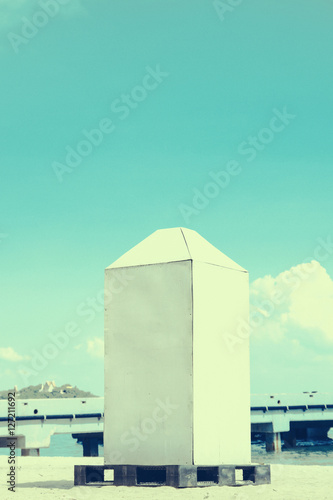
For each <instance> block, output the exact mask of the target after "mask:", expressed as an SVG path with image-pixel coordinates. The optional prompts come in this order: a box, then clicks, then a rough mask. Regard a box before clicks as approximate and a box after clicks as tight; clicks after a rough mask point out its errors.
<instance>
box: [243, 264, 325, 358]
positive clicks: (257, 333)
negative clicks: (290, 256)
mask: <svg viewBox="0 0 333 500" xmlns="http://www.w3.org/2000/svg"><path fill="white" fill-rule="evenodd" d="M274 297H279V300H276V301H275V303H274V300H273V298H274ZM250 303H251V316H253V317H254V315H255V314H256V313H257V314H258V313H259V314H261V315H262V321H261V322H260V324H259V326H258V327H254V328H253V332H252V335H251V337H252V339H253V341H254V342H260V341H263V340H270V341H273V342H274V343H280V342H283V341H289V342H292V343H293V345H294V346H297V345H299V346H303V347H306V348H311V349H312V350H314V351H316V352H318V353H319V354H321V355H324V356H326V355H332V354H333V281H332V279H331V277H330V276H329V275H328V273H327V271H326V269H325V268H324V267H323V266H322V265H321V264H320V263H319V262H317V261H314V260H313V261H312V262H310V263H306V264H299V265H297V266H295V267H292V268H291V269H290V270H288V271H284V272H282V273H280V274H279V275H278V276H276V277H272V276H270V275H267V276H264V277H263V278H259V279H257V280H255V281H254V282H253V283H252V284H251V286H250Z"/></svg>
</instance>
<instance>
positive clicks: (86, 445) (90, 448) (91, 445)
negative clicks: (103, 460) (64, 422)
mask: <svg viewBox="0 0 333 500" xmlns="http://www.w3.org/2000/svg"><path fill="white" fill-rule="evenodd" d="M82 446H83V456H84V457H98V440H97V439H96V438H89V437H88V436H87V437H85V438H83V439H82Z"/></svg>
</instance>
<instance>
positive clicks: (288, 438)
mask: <svg viewBox="0 0 333 500" xmlns="http://www.w3.org/2000/svg"><path fill="white" fill-rule="evenodd" d="M282 437H283V444H284V446H285V448H295V447H296V433H295V431H289V432H284V433H283V434H282Z"/></svg>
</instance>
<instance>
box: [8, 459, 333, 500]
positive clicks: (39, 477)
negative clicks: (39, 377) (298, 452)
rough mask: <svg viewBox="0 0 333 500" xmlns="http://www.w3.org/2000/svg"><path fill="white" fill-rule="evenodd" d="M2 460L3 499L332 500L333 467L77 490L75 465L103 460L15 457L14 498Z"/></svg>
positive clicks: (276, 467)
mask: <svg viewBox="0 0 333 500" xmlns="http://www.w3.org/2000/svg"><path fill="white" fill-rule="evenodd" d="M7 459H8V458H7V457H6V456H1V457H0V477H1V481H0V498H1V500H7V499H12V498H15V499H17V500H18V499H25V500H29V499H31V500H32V499H39V498H42V499H43V500H44V499H45V500H47V499H49V498H50V499H68V500H81V499H82V500H83V499H87V500H88V499H93V500H95V499H96V500H97V499H110V498H112V499H116V500H140V499H145V500H167V499H168V500H169V499H182V500H186V499H195V500H208V499H211V500H217V499H221V498H223V499H233V500H251V499H257V500H258V499H263V500H270V499H286V500H289V499H290V500H315V499H320V500H329V499H330V500H332V499H333V487H332V485H333V467H331V466H304V465H302V466H298V465H272V466H271V474H272V483H271V484H270V485H262V486H253V485H250V486H241V487H228V486H223V487H214V486H211V487H206V488H195V489H194V488H188V489H174V488H170V487H155V488H148V487H134V488H128V487H114V486H104V487H82V486H81V487H76V486H74V481H73V478H74V465H75V464H76V465H80V464H103V458H101V457H99V458H91V457H88V458H81V457H76V458H72V457H66V458H64V457H17V462H16V485H17V486H16V492H15V496H14V497H13V493H12V492H10V491H8V490H7V485H6V480H7V479H6V475H7V474H8V463H7Z"/></svg>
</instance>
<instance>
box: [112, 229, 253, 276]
mask: <svg viewBox="0 0 333 500" xmlns="http://www.w3.org/2000/svg"><path fill="white" fill-rule="evenodd" d="M184 260H193V261H196V262H205V263H207V264H212V265H215V266H219V267H226V268H228V269H234V270H236V271H242V272H247V271H246V270H245V269H243V268H242V267H241V266H239V265H238V264H236V262H234V261H233V260H231V259H229V257H227V256H226V255H224V254H223V253H222V252H220V250H218V249H217V248H215V247H214V246H213V245H211V244H210V243H208V241H207V240H205V239H204V238H203V237H202V236H200V234H198V233H197V232H196V231H193V230H192V229H186V228H183V227H175V228H171V229H159V230H158V231H155V232H154V233H153V234H151V235H150V236H148V238H146V239H144V240H143V241H141V243H138V244H137V245H136V246H135V247H133V248H132V249H131V250H129V251H128V252H126V253H124V255H122V256H121V257H120V258H119V259H117V260H116V261H115V262H114V263H113V264H111V266H109V267H107V269H116V268H120V267H132V266H147V265H149V264H162V263H167V262H179V261H184Z"/></svg>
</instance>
